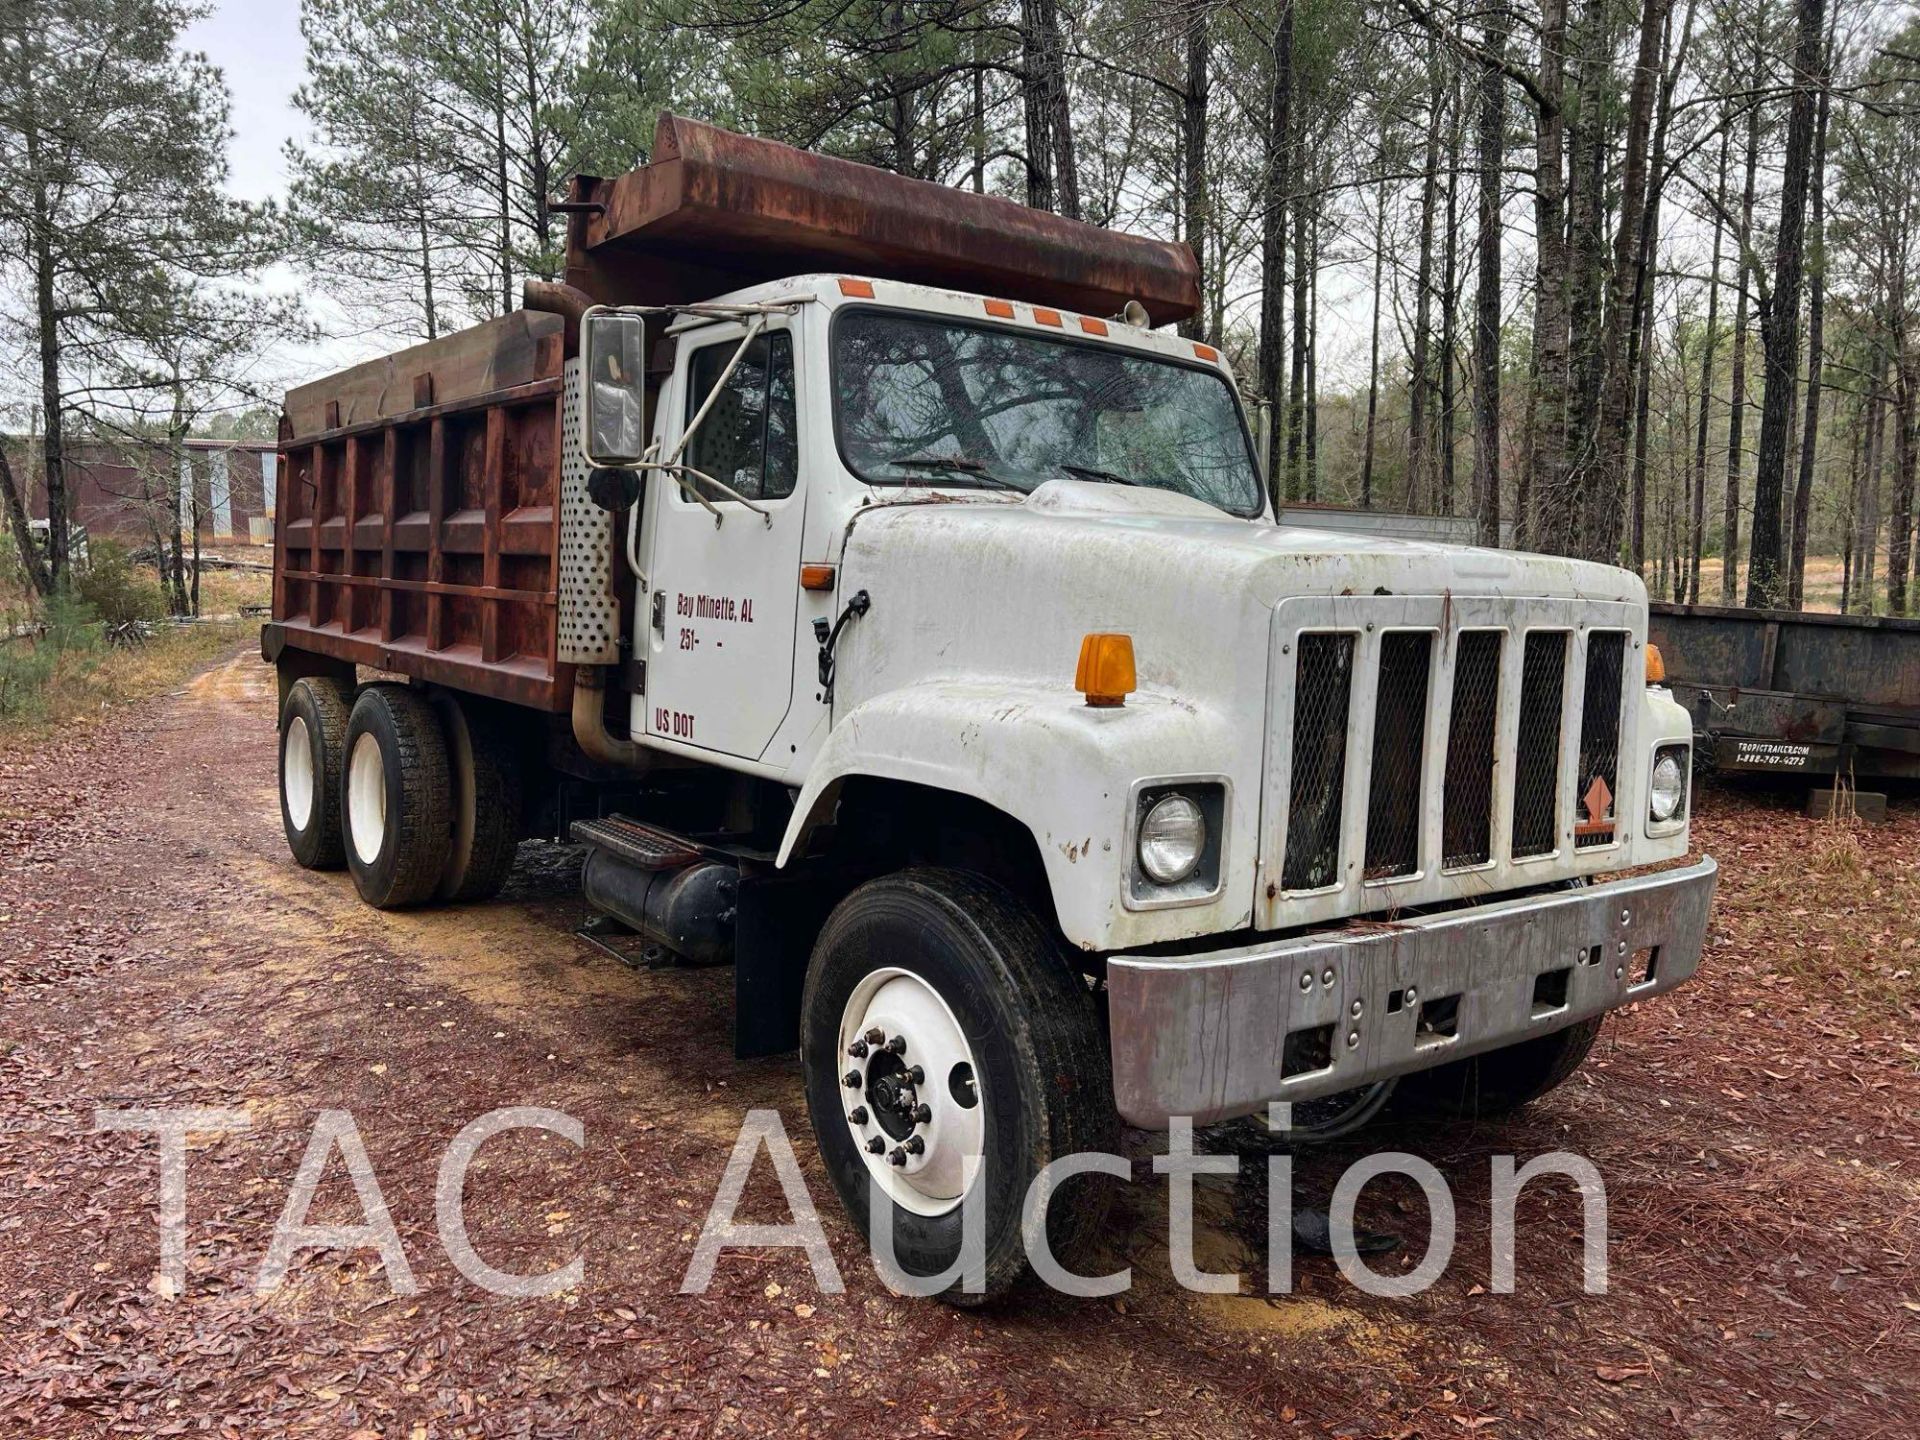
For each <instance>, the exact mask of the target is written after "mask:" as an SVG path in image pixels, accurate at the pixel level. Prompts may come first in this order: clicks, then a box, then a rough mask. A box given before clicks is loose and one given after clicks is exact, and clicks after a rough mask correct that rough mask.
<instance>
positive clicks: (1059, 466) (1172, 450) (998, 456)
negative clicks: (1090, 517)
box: [833, 310, 1262, 515]
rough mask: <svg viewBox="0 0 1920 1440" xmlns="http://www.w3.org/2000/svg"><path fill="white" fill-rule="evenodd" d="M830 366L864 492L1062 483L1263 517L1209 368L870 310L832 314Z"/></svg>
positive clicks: (1226, 394) (1225, 392)
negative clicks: (1126, 488) (1163, 494)
mask: <svg viewBox="0 0 1920 1440" xmlns="http://www.w3.org/2000/svg"><path fill="white" fill-rule="evenodd" d="M833 359H834V367H833V368H834V402H835V405H836V408H837V411H838V423H839V430H840V448H841V453H842V455H843V456H844V458H845V459H846V462H847V465H848V466H849V467H850V468H851V469H852V470H853V472H854V473H855V474H856V475H858V476H859V477H860V478H861V479H863V480H865V481H866V482H867V483H868V484H870V485H904V484H915V483H917V484H922V485H925V484H938V485H973V486H986V487H989V488H992V489H1015V490H1022V491H1026V490H1032V489H1033V488H1034V487H1035V486H1037V485H1040V484H1043V483H1044V482H1046V481H1048V480H1055V479H1059V478H1060V477H1061V476H1070V477H1072V478H1074V479H1077V480H1091V481H1098V482H1103V483H1108V484H1115V485H1146V486H1153V487H1155V488H1157V489H1161V490H1172V491H1175V492H1177V493H1179V494H1182V495H1191V496H1193V497H1194V498H1195V499H1198V500H1204V501H1206V502H1207V503H1208V504H1209V505H1215V506H1218V507H1219V508H1220V509H1222V510H1228V511H1232V512H1233V513H1234V514H1236V515H1255V514H1258V513H1259V510H1260V505H1261V498H1262V497H1261V488H1260V480H1259V477H1258V475H1257V474H1256V473H1255V471H1254V468H1253V456H1252V452H1251V450H1250V449H1249V447H1248V444H1247V437H1246V430H1245V427H1244V426H1242V424H1241V421H1240V412H1239V407H1238V405H1236V404H1235V401H1234V397H1233V392H1232V391H1231V390H1230V389H1229V388H1228V386H1227V382H1226V380H1225V378H1224V377H1223V376H1221V375H1220V374H1218V373H1217V372H1215V371H1212V370H1203V369H1199V368H1196V367H1193V366H1188V365H1180V364H1177V363H1174V362H1172V361H1168V360H1160V359H1157V358H1155V357H1153V356H1150V355H1142V354H1139V353H1137V352H1130V351H1124V350H1120V349H1117V348H1115V347H1110V346H1098V345H1085V344H1079V343H1076V342H1074V341H1070V340H1066V339H1064V338H1063V339H1054V338H1052V337H1051V336H1047V335H1037V334H1026V333H1022V332H1020V331H1017V330H1006V329H1000V328H996V327H992V326H985V325H969V324H967V323H965V322H963V321H958V320H942V319H935V318H932V317H930V316H926V315H899V314H890V313H888V312H885V311H877V310H851V311H846V312H843V313H842V314H841V316H840V317H839V319H838V321H837V322H836V323H835V325H834V356H833Z"/></svg>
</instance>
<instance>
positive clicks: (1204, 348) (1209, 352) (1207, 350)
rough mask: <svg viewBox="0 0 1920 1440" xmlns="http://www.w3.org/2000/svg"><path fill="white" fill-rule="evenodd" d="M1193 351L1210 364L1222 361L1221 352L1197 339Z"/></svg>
mask: <svg viewBox="0 0 1920 1440" xmlns="http://www.w3.org/2000/svg"><path fill="white" fill-rule="evenodd" d="M1193 353H1194V354H1195V355H1196V356H1198V357H1199V358H1200V359H1202V360H1204V361H1206V362H1207V363H1208V364H1209V365H1217V364H1219V363H1220V352H1219V351H1218V350H1216V349H1214V348H1213V346H1211V345H1202V344H1200V343H1199V342H1198V341H1195V342H1194V346H1193Z"/></svg>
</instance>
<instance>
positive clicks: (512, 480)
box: [264, 311, 573, 711]
mask: <svg viewBox="0 0 1920 1440" xmlns="http://www.w3.org/2000/svg"><path fill="white" fill-rule="evenodd" d="M562 363H563V355H562V322H561V321H560V319H559V317H557V316H551V315H541V314H534V313H531V312H526V311H522V312H518V313H516V314H514V315H511V316H508V317H507V318H506V319H504V320H498V321H494V322H491V323H490V324H487V325H481V326H476V327H475V328H474V329H472V330H466V331H462V332H460V333H459V334H457V335H451V336H448V337H446V338H445V339H443V340H439V341H435V342H432V343H430V344H427V345H422V346H416V347H414V348H413V349H411V350H407V351H403V352H401V353H400V354H398V355H394V356H389V357H387V358H385V359H383V360H377V361H373V362H370V363H369V364H367V365H362V366H357V367H355V368H353V369H351V370H346V371H343V372H341V373H340V374H338V375H335V376H331V377H329V378H328V379H325V380H322V381H318V382H316V383H315V384H313V385H308V386H304V387H302V388H301V389H299V390H295V391H293V392H291V393H290V394H289V395H288V397H287V404H286V413H285V416H284V417H283V419H282V423H281V467H282V468H281V473H282V475H283V477H284V479H283V482H282V486H281V496H280V504H279V515H278V517H277V524H276V526H275V538H274V585H273V621H272V624H270V625H269V626H268V627H267V633H266V635H265V637H264V645H265V648H266V651H267V653H268V655H269V657H270V658H272V657H274V656H276V655H277V653H278V652H279V650H281V649H283V648H289V647H290V648H293V649H296V650H304V651H309V652H312V653H315V654H320V655H325V656H328V657H330V658H332V659H335V660H342V661H347V662H350V663H353V664H356V665H365V666H368V667H370V668H374V669H379V670H387V671H393V672H397V673H399V674H402V675H407V676H411V677H413V678H415V679H420V680H427V681H432V682H435V683H438V684H442V685H447V686H450V687H452V688H454V689H458V690H463V691H467V692H469V693H472V694H477V695H484V696H488V697H490V698H493V699H497V700H504V701H509V702H511V703H514V704H518V705H525V706H530V707H532V708H535V709H539V710H547V711H564V710H566V709H567V707H568V705H569V704H570V703H571V700H572V691H573V672H572V667H570V666H567V665H562V664H560V663H558V661H557V655H556V637H555V613H556V603H557V602H556V594H557V574H556V568H557V567H556V557H557V552H558V548H559V505H558V499H559V474H560V459H561V428H562V400H563V386H562Z"/></svg>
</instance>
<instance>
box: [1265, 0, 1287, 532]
mask: <svg viewBox="0 0 1920 1440" xmlns="http://www.w3.org/2000/svg"><path fill="white" fill-rule="evenodd" d="M1292 112H1293V0H1280V15H1279V18H1278V20H1277V21H1276V22H1275V24H1274V32H1273V94H1272V97H1271V99H1270V102H1269V105H1268V111H1267V155H1266V160H1267V165H1266V174H1265V175H1264V176H1262V177H1261V185H1260V206H1261V214H1262V219H1263V222H1264V223H1263V224H1262V227H1261V233H1260V262H1261V263H1260V390H1261V393H1262V394H1264V395H1265V396H1266V397H1267V406H1268V410H1267V413H1268V414H1269V415H1270V416H1273V417H1274V418H1275V419H1276V420H1277V418H1278V415H1279V408H1280V403H1281V394H1280V386H1281V380H1282V368H1281V367H1282V357H1283V356H1284V355H1285V353H1286V352H1285V349H1284V345H1283V342H1284V340H1285V336H1284V334H1283V333H1282V332H1283V330H1284V326H1285V310H1286V300H1287V160H1288V151H1287V146H1288V142H1289V141H1290V140H1291V138H1292V134H1293V114H1292ZM1280 458H1281V439H1280V426H1279V425H1278V424H1275V423H1269V424H1268V426H1267V489H1268V492H1269V494H1270V495H1271V497H1272V501H1273V509H1274V513H1275V514H1278V513H1279V511H1280V508H1281V504H1280V502H1281V496H1282V489H1281V486H1282V475H1281V469H1280Z"/></svg>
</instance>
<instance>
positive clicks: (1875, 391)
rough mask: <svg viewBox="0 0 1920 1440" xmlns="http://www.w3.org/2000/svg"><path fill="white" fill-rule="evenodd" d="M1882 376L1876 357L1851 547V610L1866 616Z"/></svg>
mask: <svg viewBox="0 0 1920 1440" xmlns="http://www.w3.org/2000/svg"><path fill="white" fill-rule="evenodd" d="M1885 374H1886V366H1885V364H1884V363H1883V362H1881V361H1880V360H1878V358H1876V360H1875V363H1874V368H1873V379H1872V389H1871V390H1870V391H1869V393H1868V395H1867V469H1866V473H1865V474H1864V475H1862V476H1861V477H1860V539H1859V541H1858V543H1857V544H1855V546H1854V547H1853V552H1854V555H1855V557H1856V558H1855V560H1854V562H1853V579H1854V584H1855V585H1856V587H1858V598H1857V600H1856V602H1855V605H1854V608H1855V609H1856V610H1859V611H1860V612H1862V613H1863V614H1868V615H1871V614H1872V613H1874V611H1876V610H1878V609H1879V606H1877V605H1875V604H1874V603H1873V584H1874V571H1875V569H1876V568H1878V562H1879V556H1880V467H1881V464H1882V461H1883V459H1884V457H1885V455H1886V448H1885V447H1886V432H1887V406H1886V399H1885V396H1884V395H1883V393H1882V389H1881V381H1882V379H1883V377H1884V376H1885Z"/></svg>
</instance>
